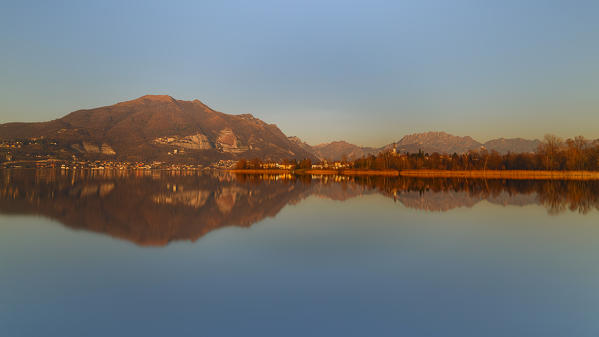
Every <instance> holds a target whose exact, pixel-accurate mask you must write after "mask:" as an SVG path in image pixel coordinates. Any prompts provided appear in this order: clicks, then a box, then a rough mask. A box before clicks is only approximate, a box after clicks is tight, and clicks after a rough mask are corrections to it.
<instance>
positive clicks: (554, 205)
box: [0, 170, 599, 337]
mask: <svg viewBox="0 0 599 337" xmlns="http://www.w3.org/2000/svg"><path fill="white" fill-rule="evenodd" d="M598 207H599V184H598V183H595V182H530V181H481V180H479V181H476V180H475V181H473V180H449V179H436V180H432V179H428V180H421V179H403V178H356V179H348V178H342V177H336V178H335V177H329V178H323V177H305V178H302V179H294V178H291V177H289V176H270V177H256V176H231V175H228V174H225V173H222V172H206V173H202V174H199V173H197V172H194V173H190V174H187V175H186V174H175V173H173V172H142V171H140V172H128V173H126V172H121V173H118V172H110V171H108V172H91V171H82V172H79V171H77V172H64V171H63V172H61V171H41V170H38V171H35V170H12V171H6V170H5V171H0V335H1V336H544V337H545V336H593V337H595V336H599V319H598V318H597V317H599V211H598Z"/></svg>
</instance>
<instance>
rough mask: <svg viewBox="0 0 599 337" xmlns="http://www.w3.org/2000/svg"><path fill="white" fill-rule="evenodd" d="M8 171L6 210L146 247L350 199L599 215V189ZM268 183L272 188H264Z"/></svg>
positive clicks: (1, 205)
mask: <svg viewBox="0 0 599 337" xmlns="http://www.w3.org/2000/svg"><path fill="white" fill-rule="evenodd" d="M141 172H142V173H139V172H135V171H118V172H116V173H115V172H111V170H105V171H103V172H88V171H81V172H67V173H66V174H65V173H64V172H60V171H55V170H2V171H0V211H1V212H3V213H15V214H42V215H45V216H48V217H51V218H54V219H57V220H58V221H60V222H61V223H63V224H64V225H66V226H68V227H70V228H74V229H83V230H89V231H94V232H99V233H104V234H108V235H110V236H113V237H117V238H122V239H126V240H129V241H132V242H135V243H137V244H140V245H165V244H167V243H168V242H171V241H177V240H192V241H194V240H197V239H198V238H200V237H202V236H203V235H205V234H207V233H209V232H211V231H213V230H215V229H218V228H221V227H225V226H241V227H249V226H250V225H252V224H253V223H256V222H258V221H261V220H262V219H264V218H266V217H272V216H275V215H276V214H277V213H278V212H279V211H280V210H281V209H283V208H284V207H285V206H286V205H287V204H295V203H297V202H299V201H300V200H302V199H304V198H306V197H308V196H311V195H312V196H316V197H320V198H327V199H332V200H341V201H342V200H347V199H350V198H354V197H357V196H360V195H364V194H372V193H381V194H383V195H386V196H388V197H390V198H394V199H395V200H396V201H397V202H399V203H400V204H402V205H404V206H405V207H409V208H415V209H421V210H426V211H448V210H451V209H455V208H458V207H473V206H474V205H476V204H477V203H479V202H480V201H482V200H486V201H487V202H489V203H492V204H496V205H503V206H507V205H518V206H524V205H530V204H540V205H543V206H545V207H546V208H548V211H549V212H550V213H551V214H554V213H558V212H562V211H565V210H566V209H570V210H572V211H579V212H582V213H586V212H588V211H590V210H592V209H598V208H599V188H598V186H599V185H598V184H597V182H572V181H569V182H559V181H557V182H556V181H546V182H543V181H534V182H533V181H500V180H495V181H484V180H465V179H463V180H459V179H414V178H389V177H378V178H377V177H357V178H351V179H348V178H347V177H344V178H343V179H335V178H334V177H331V178H327V179H323V178H322V177H319V178H318V179H312V177H288V176H284V177H278V179H271V178H270V177H262V176H234V175H231V174H229V173H227V172H222V171H208V172H197V171H196V172H191V173H183V174H182V173H181V172H170V171H163V172H160V171H141ZM264 178H266V179H264Z"/></svg>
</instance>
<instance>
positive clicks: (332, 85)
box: [0, 0, 599, 145]
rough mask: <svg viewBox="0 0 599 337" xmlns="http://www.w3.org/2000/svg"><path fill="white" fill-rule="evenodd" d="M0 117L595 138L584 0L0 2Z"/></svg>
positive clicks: (597, 49)
mask: <svg viewBox="0 0 599 337" xmlns="http://www.w3.org/2000/svg"><path fill="white" fill-rule="evenodd" d="M0 46H1V48H0V122H8V121H39V120H49V119H54V118H58V117H61V116H63V115H65V114H66V113H68V112H71V111H74V110H77V109H81V108H91V107H96V106H102V105H109V104H113V103H115V102H118V101H123V100H128V99H133V98H136V97H139V96H142V95H144V94H169V95H171V96H173V97H175V98H177V99H195V98H197V99H200V100H202V101H203V102H205V103H206V104H208V105H210V106H211V107H213V108H215V109H217V110H220V111H223V112H227V113H252V114H254V115H255V116H257V117H259V118H262V119H263V120H265V121H267V122H270V123H276V124H277V125H278V126H279V127H280V128H281V129H282V130H283V132H285V133H286V134H288V135H297V136H300V137H301V138H303V139H305V140H307V141H308V142H310V143H320V142H324V141H330V140H336V139H346V140H348V141H351V142H355V143H358V144H363V145H382V144H385V143H389V142H391V141H394V140H397V139H399V138H400V137H401V136H403V135H404V134H408V133H413V132H421V131H428V130H442V131H447V132H450V133H454V134H457V135H471V136H473V137H475V138H477V139H479V140H481V141H485V140H488V139H490V138H494V137H499V136H507V137H515V136H522V137H527V138H533V137H534V138H540V137H542V136H543V134H545V133H555V134H557V135H560V136H564V137H570V136H575V135H579V134H582V135H584V136H586V137H589V138H599V2H598V1H551V0H549V1H541V0H531V1H509V0H508V1H493V2H490V1H422V0H418V1H372V0H370V1H323V0H319V1H309V0H308V1H307V0H302V1H259V0H256V1H205V2H202V1H189V2H174V1H168V2H167V1H161V2H155V1H139V2H132V1H96V2H93V3H92V2H87V1H39V2H37V1H4V2H2V4H1V5H0Z"/></svg>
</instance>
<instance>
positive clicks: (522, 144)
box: [483, 138, 541, 154]
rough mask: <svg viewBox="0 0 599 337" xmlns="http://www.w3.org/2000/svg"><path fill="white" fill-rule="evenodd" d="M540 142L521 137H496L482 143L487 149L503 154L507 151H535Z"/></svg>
mask: <svg viewBox="0 0 599 337" xmlns="http://www.w3.org/2000/svg"><path fill="white" fill-rule="evenodd" d="M540 144H541V141H540V140H538V139H534V140H529V139H523V138H508V139H506V138H498V139H493V140H490V141H488V142H486V143H484V144H483V146H484V147H485V148H486V149H487V150H489V151H497V152H499V153H501V154H505V153H508V152H512V153H527V152H535V151H536V150H537V148H538V147H539V145H540Z"/></svg>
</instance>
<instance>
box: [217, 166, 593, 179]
mask: <svg viewBox="0 0 599 337" xmlns="http://www.w3.org/2000/svg"><path fill="white" fill-rule="evenodd" d="M226 171H229V172H233V173H240V174H281V173H288V174H294V175H307V174H311V175H312V174H313V175H342V176H388V177H398V176H402V177H413V178H471V179H515V180H599V171H541V170H469V171H465V170H459V171H457V170H456V171H452V170H425V169H422V170H401V171H400V170H359V169H341V170H327V169H316V170H312V169H310V170H295V171H293V170H271V169H264V170H261V169H244V170H239V169H233V170H226Z"/></svg>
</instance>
